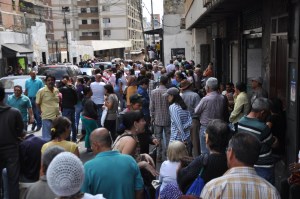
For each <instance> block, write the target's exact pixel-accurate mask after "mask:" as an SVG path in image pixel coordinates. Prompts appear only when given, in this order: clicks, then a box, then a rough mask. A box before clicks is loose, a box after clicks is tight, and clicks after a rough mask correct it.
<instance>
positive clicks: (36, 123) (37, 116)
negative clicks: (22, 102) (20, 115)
mask: <svg viewBox="0 0 300 199" xmlns="http://www.w3.org/2000/svg"><path fill="white" fill-rule="evenodd" d="M29 99H30V101H31V105H32V112H33V115H34V123H33V126H37V128H41V127H42V119H41V112H40V111H39V110H38V108H37V107H36V103H35V99H36V98H35V97H29Z"/></svg>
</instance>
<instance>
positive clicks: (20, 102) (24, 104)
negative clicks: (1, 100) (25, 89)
mask: <svg viewBox="0 0 300 199" xmlns="http://www.w3.org/2000/svg"><path fill="white" fill-rule="evenodd" d="M7 104H8V105H9V106H11V107H14V108H16V109H18V110H19V111H20V112H21V114H22V119H23V122H27V121H28V109H29V108H31V107H32V106H31V102H30V99H29V98H28V97H27V96H26V95H21V96H20V97H19V98H16V96H15V94H13V95H10V96H8V98H7Z"/></svg>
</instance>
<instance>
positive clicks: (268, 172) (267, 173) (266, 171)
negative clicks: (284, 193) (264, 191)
mask: <svg viewBox="0 0 300 199" xmlns="http://www.w3.org/2000/svg"><path fill="white" fill-rule="evenodd" d="M254 169H255V171H256V173H257V175H259V176H260V177H262V178H264V179H265V180H267V181H268V182H269V183H271V184H272V185H274V184H275V174H274V167H271V168H262V167H254Z"/></svg>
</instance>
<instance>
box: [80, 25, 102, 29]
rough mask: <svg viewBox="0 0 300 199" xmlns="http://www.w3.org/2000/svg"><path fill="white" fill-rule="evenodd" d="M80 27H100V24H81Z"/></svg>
mask: <svg viewBox="0 0 300 199" xmlns="http://www.w3.org/2000/svg"><path fill="white" fill-rule="evenodd" d="M79 29H97V30H98V29H99V24H80V25H79Z"/></svg>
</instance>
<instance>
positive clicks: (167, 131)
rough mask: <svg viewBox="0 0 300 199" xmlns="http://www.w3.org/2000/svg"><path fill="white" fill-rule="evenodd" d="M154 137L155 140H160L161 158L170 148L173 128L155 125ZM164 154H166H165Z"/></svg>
mask: <svg viewBox="0 0 300 199" xmlns="http://www.w3.org/2000/svg"><path fill="white" fill-rule="evenodd" d="M163 132H164V133H165V138H166V140H165V144H163V142H162V141H163ZM154 135H155V138H157V139H158V140H159V146H158V147H157V157H158V158H161V157H162V153H163V150H164V151H165V152H166V151H167V148H168V146H169V141H170V135H171V127H170V126H157V125H154ZM165 152H164V153H165Z"/></svg>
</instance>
